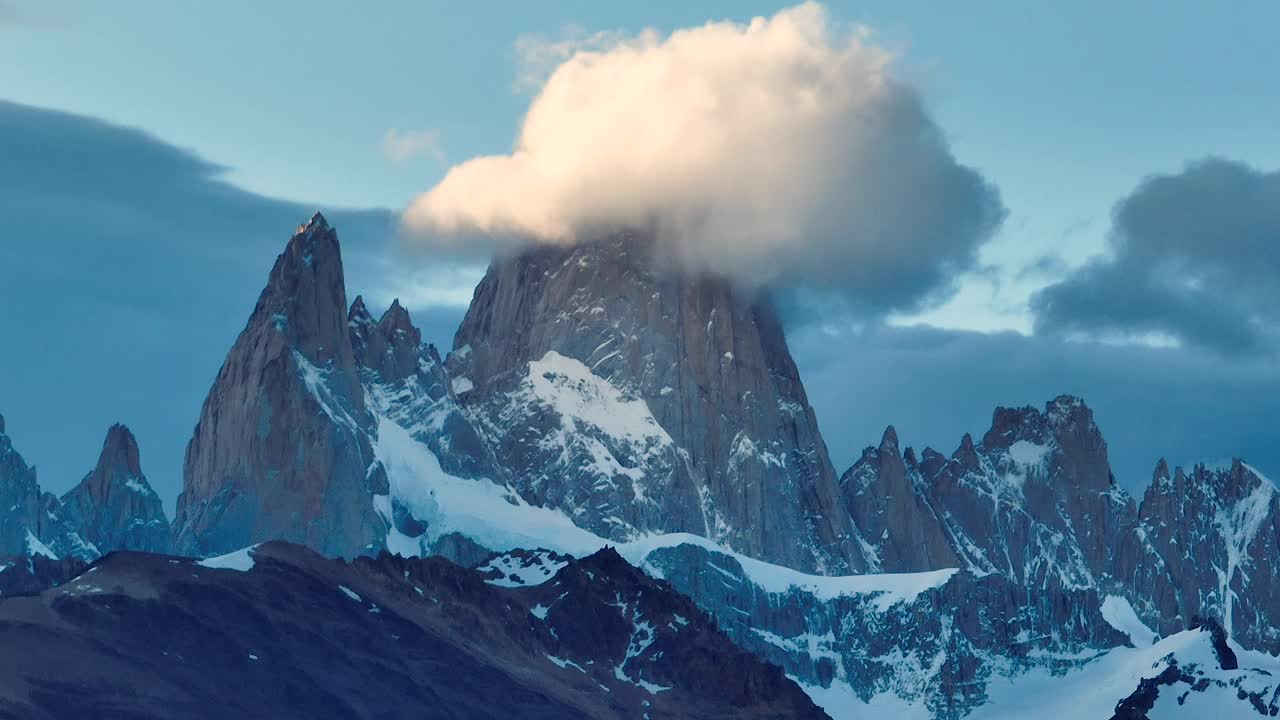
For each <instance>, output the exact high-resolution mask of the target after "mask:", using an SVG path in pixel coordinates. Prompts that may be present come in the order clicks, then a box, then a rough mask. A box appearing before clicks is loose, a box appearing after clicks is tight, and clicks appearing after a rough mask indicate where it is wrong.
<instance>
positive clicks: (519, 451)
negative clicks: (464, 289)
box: [448, 233, 868, 573]
mask: <svg viewBox="0 0 1280 720" xmlns="http://www.w3.org/2000/svg"><path fill="white" fill-rule="evenodd" d="M654 248H655V245H654V243H653V242H652V239H651V238H648V237H647V236H644V235H637V234H634V233H618V234H615V235H611V236H608V237H605V238H603V239H601V240H599V241H597V242H592V243H586V244H581V245H577V246H574V247H540V248H535V249H532V250H528V251H526V252H524V253H523V254H521V255H518V256H515V257H512V258H508V259H502V260H498V261H496V262H495V263H494V264H493V265H492V266H491V267H490V269H489V272H488V273H487V274H486V275H485V277H484V279H483V280H482V281H481V282H480V285H479V286H478V287H477V288H476V291H475V297H474V298H473V299H472V302H471V306H470V308H469V309H468V311H467V314H466V317H465V319H464V320H463V321H462V325H461V327H460V328H459V329H458V332H457V335H456V337H455V338H454V348H453V352H452V353H451V354H450V356H449V359H448V366H449V372H450V374H451V375H452V376H453V377H454V378H455V379H454V381H453V382H454V387H455V388H456V389H458V390H459V391H460V397H461V399H462V402H463V404H464V405H465V406H466V407H467V408H468V409H469V410H470V411H471V412H472V413H473V414H474V416H475V417H476V418H477V419H478V424H479V426H480V428H481V430H482V431H483V432H484V433H485V434H486V435H487V436H488V438H489V439H490V442H491V443H492V446H493V448H494V451H495V453H496V454H497V456H498V460H499V462H500V463H501V464H502V465H503V466H504V467H505V468H506V469H507V470H509V474H510V481H511V482H513V483H514V484H515V486H516V488H517V490H518V491H519V493H520V494H521V496H522V497H523V498H525V499H526V500H527V501H528V502H530V503H533V504H535V505H541V506H547V507H554V508H557V509H560V510H562V511H564V512H565V513H566V514H568V515H569V516H570V517H572V518H573V519H574V522H575V523H577V524H578V525H580V526H581V527H583V528H586V529H589V530H591V531H592V532H594V533H597V534H599V535H601V536H603V537H608V538H612V539H616V540H627V539H631V538H634V537H637V536H639V535H642V534H644V533H650V532H690V533H695V534H698V535H703V536H705V537H708V538H711V539H713V540H715V541H717V542H720V543H723V544H724V545H726V546H728V547H730V548H733V549H735V550H737V551H740V552H743V553H747V554H749V555H751V556H753V557H759V558H762V559H765V560H768V561H770V562H776V563H780V564H784V565H788V566H790V567H795V568H799V569H805V570H818V571H821V572H831V573H838V572H847V571H849V570H862V569H865V568H866V567H867V566H868V562H867V558H866V556H865V554H864V552H863V544H862V542H861V539H860V538H859V537H858V534H857V532H856V530H855V528H854V527H853V526H852V525H851V524H850V522H849V520H848V515H847V514H846V513H844V512H842V511H841V503H840V496H839V492H838V490H837V488H836V482H835V481H836V476H835V470H834V468H833V466H832V464H831V460H830V458H829V457H828V454H827V448H826V445H825V444H824V443H823V441H822V437H821V435H820V434H819V432H818V428H817V421H816V418H815V416H814V412H813V409H812V408H811V407H810V406H809V402H808V398H807V397H806V395H805V391H804V387H803V386H802V384H801V383H800V376H799V373H798V371H797V370H796V366H795V362H794V361H793V360H792V358H791V354H790V352H789V351H788V349H787V343H786V338H785V337H784V336H783V333H782V327H781V324H780V323H779V321H778V318H777V315H776V313H775V312H774V310H773V308H772V306H771V304H770V303H769V302H768V300H767V298H764V297H762V296H759V295H758V294H756V293H753V292H749V291H745V290H743V289H740V288H735V287H734V286H733V285H732V284H731V283H729V282H728V281H726V280H723V279H720V278H715V277H710V276H705V275H698V276H690V275H688V274H685V273H680V272H674V271H672V270H671V269H670V268H667V267H664V266H663V264H662V261H661V259H660V258H657V257H655V256H654V254H653V252H654Z"/></svg>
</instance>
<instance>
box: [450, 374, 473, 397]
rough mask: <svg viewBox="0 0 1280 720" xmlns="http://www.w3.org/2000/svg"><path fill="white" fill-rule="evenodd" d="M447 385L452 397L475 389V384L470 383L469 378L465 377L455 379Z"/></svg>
mask: <svg viewBox="0 0 1280 720" xmlns="http://www.w3.org/2000/svg"><path fill="white" fill-rule="evenodd" d="M449 385H450V387H451V388H453V394H454V395H461V394H462V393H464V392H468V391H470V390H472V389H473V388H475V384H474V383H472V382H471V378H466V377H456V378H454V379H453V382H451V383H450V384H449Z"/></svg>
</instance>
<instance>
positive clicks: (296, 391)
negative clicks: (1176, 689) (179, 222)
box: [24, 215, 1280, 718]
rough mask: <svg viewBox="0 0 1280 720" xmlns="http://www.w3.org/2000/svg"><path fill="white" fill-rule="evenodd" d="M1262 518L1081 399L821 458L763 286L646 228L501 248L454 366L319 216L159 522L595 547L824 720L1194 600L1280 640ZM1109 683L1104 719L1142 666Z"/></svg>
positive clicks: (986, 672) (908, 700)
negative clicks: (653, 583) (360, 287)
mask: <svg viewBox="0 0 1280 720" xmlns="http://www.w3.org/2000/svg"><path fill="white" fill-rule="evenodd" d="M24 467H25V466H24ZM1276 511H1277V500H1276V497H1275V492H1274V486H1273V485H1272V484H1271V483H1270V482H1269V481H1268V480H1266V479H1265V478H1262V477H1261V475H1259V474H1258V473H1257V472H1256V471H1254V470H1253V469H1251V468H1250V467H1249V466H1248V465H1246V464H1244V463H1243V462H1237V463H1235V464H1234V465H1233V466H1232V467H1231V468H1230V469H1229V470H1209V469H1207V468H1196V469H1194V470H1193V471H1192V472H1190V473H1184V472H1182V471H1179V470H1175V471H1172V472H1171V471H1169V469H1168V468H1167V467H1165V466H1164V465H1163V464H1162V465H1161V466H1160V467H1159V468H1158V469H1157V472H1156V475H1155V479H1154V481H1153V483H1152V486H1151V488H1149V489H1148V490H1147V492H1146V494H1145V496H1144V497H1143V499H1142V502H1141V503H1139V502H1137V501H1136V500H1135V499H1134V498H1132V497H1130V496H1129V495H1128V494H1127V493H1126V492H1124V491H1123V490H1122V489H1121V488H1120V487H1119V485H1118V484H1117V483H1116V481H1115V478H1114V476H1113V474H1112V471H1111V468H1110V463H1109V459H1108V448H1107V443H1106V441H1105V439H1104V437H1103V433H1102V430H1101V428H1099V427H1098V424H1097V422H1096V421H1095V418H1094V415H1093V412H1092V411H1091V410H1090V409H1089V407H1088V406H1087V405H1086V404H1085V403H1084V401H1083V400H1081V399H1079V398H1075V397H1070V396H1062V397H1058V398H1055V399H1053V400H1050V401H1049V402H1048V403H1046V404H1045V405H1043V406H1041V407H1014V408H997V409H996V411H995V412H994V414H993V416H992V422H991V426H990V428H989V429H988V430H987V431H986V432H985V433H982V434H981V435H980V436H979V437H978V438H977V439H976V440H975V437H974V436H972V435H969V434H965V435H964V436H963V437H962V438H961V440H960V442H959V443H958V446H957V447H956V449H955V450H954V451H952V452H950V453H949V454H944V453H942V452H939V451H937V450H934V449H932V448H925V449H923V450H922V451H920V452H919V453H917V452H916V451H915V450H914V449H912V448H910V447H904V445H903V444H902V443H901V442H900V439H899V437H898V434H897V432H896V431H895V430H894V429H893V428H892V427H890V428H888V429H887V430H886V431H885V433H884V435H883V436H882V438H881V440H880V442H879V444H878V445H876V446H873V447H868V448H867V449H866V450H865V451H864V452H863V453H862V455H861V457H859V458H858V459H857V461H856V462H855V463H854V464H853V465H852V466H851V467H850V468H848V469H847V470H846V471H845V472H843V473H840V474H838V475H837V473H836V471H835V469H834V467H833V466H832V464H831V461H830V459H829V457H828V454H827V451H826V448H825V444H824V442H823V440H822V436H821V434H820V432H819V429H818V427H817V423H816V420H815V418H814V414H813V410H812V408H810V406H809V404H808V401H807V395H806V393H805V389H804V387H803V385H802V383H801V382H800V378H799V375H798V373H797V372H796V368H795V364H794V362H792V359H791V357H790V355H789V352H788V350H787V346H786V341H785V337H784V335H783V333H782V330H781V327H780V325H779V322H778V319H777V317H776V314H775V313H774V311H773V309H772V307H771V305H770V303H769V301H768V298H767V297H765V296H762V295H760V294H759V293H758V292H755V291H751V290H749V289H745V288H741V287H737V286H734V285H733V284H731V283H729V282H727V281H725V280H723V279H720V278H715V277H710V276H705V275H689V274H686V273H682V272H679V271H677V270H675V269H673V268H670V267H667V266H666V265H664V263H663V261H662V259H661V258H659V257H656V256H655V255H654V254H653V243H652V241H651V240H650V239H648V238H646V237H645V236H643V235H637V234H634V233H618V234H614V235H610V236H607V237H603V238H601V239H599V240H598V241H596V242H591V243H585V244H581V245H577V246H573V247H536V248H532V249H529V250H526V251H524V252H523V253H520V254H517V255H514V256H511V257H504V258H499V259H498V260H496V261H495V262H494V263H493V265H492V266H491V267H490V270H489V272H488V273H487V275H486V276H485V278H484V280H482V281H481V283H480V285H479V286H478V287H477V289H476V293H475V297H474V298H473V301H472V304H471V307H470V308H469V310H468V313H467V315H466V318H465V319H464V321H463V323H462V325H461V327H460V328H459V330H458V332H457V335H456V337H455V339H454V344H453V349H452V351H451V352H450V353H449V355H448V356H447V357H446V358H444V359H443V360H442V358H441V357H440V353H439V352H438V351H437V350H436V348H434V347H432V346H431V345H427V344H424V343H422V339H421V333H420V332H419V331H418V330H417V329H416V328H415V327H414V326H413V323H412V320H411V318H410V316H409V313H408V311H407V310H405V308H404V307H403V306H401V305H400V303H399V302H398V301H396V302H393V303H392V305H391V307H390V308H388V309H387V310H386V311H385V312H383V313H382V315H381V316H380V317H379V318H378V319H376V320H375V319H374V316H373V314H372V313H370V311H369V309H368V307H367V306H366V305H365V302H364V300H363V299H362V298H361V297H358V296H357V297H356V298H355V300H354V301H353V302H352V303H351V304H350V305H348V304H347V302H346V291H345V288H344V287H343V278H342V269H341V256H340V250H339V247H338V241H337V235H336V232H335V231H334V230H333V228H330V227H329V226H328V225H327V223H325V222H324V220H323V218H322V217H320V216H319V215H317V216H316V217H314V218H313V219H312V220H311V222H310V223H308V224H307V225H304V226H303V227H301V228H299V230H298V232H297V233H296V234H295V235H294V237H293V238H292V239H291V240H290V241H289V245H288V247H287V248H286V250H285V253H284V254H282V255H281V256H280V258H279V259H278V260H277V263H276V266H275V268H274V269H273V271H272V273H271V276H270V279H269V281H268V284H267V287H266V289H265V290H264V291H263V293H262V297H261V299H260V300H259V302H258V306H257V307H256V308H255V310H254V311H253V314H252V316H251V317H250V319H249V322H248V325H247V326H246V329H245V331H244V333H242V334H241V336H240V338H239V339H238V340H237V342H236V344H235V346H234V347H233V348H232V349H231V352H230V353H229V354H228V357H227V361H226V363H225V364H224V366H223V368H222V370H221V372H220V373H219V375H218V378H217V380H216V381H215V383H214V386H213V388H212V390H211V391H210V394H209V397H208V398H207V400H206V402H205V405H204V408H203V409H202V413H201V418H200V422H199V424H198V425H197V427H196V432H195V435H194V437H193V439H192V441H191V444H190V446H189V449H188V456H187V462H186V467H185V470H184V491H183V495H182V496H181V498H180V501H179V510H178V515H177V518H176V519H175V523H174V531H175V540H176V545H175V547H176V549H177V551H178V552H182V553H189V554H197V555H210V554H216V553H224V552H231V551H235V550H238V549H240V548H243V547H247V546H250V545H253V544H255V543H259V542H263V541H266V540H270V539H272V538H277V537H281V538H286V539H289V540H291V541H295V542H298V543H300V544H304V545H306V546H308V547H311V548H312V549H314V550H316V551H319V552H320V553H322V554H324V555H328V556H339V557H354V556H358V555H370V556H373V555H377V554H378V553H379V552H380V551H381V550H383V549H387V550H389V551H391V552H392V553H396V554H399V555H402V556H405V557H412V556H421V555H444V556H446V557H448V558H450V559H452V560H454V561H456V562H458V563H460V564H463V565H467V566H472V565H477V564H481V563H484V562H486V558H488V557H489V555H490V552H499V553H505V554H506V555H504V557H507V558H508V561H507V562H509V563H515V562H517V561H516V560H515V559H513V558H515V557H516V555H515V554H514V553H516V551H517V550H518V549H521V548H523V549H525V550H526V551H532V550H533V549H535V548H543V549H544V550H545V551H546V552H551V553H557V554H558V556H564V557H565V558H570V557H573V558H584V557H587V556H591V555H593V554H595V553H597V552H599V551H600V550H601V549H603V548H605V547H607V546H613V547H615V548H616V550H617V552H618V554H619V555H620V557H622V558H623V559H625V560H626V561H627V562H628V563H630V564H631V565H632V566H634V567H636V568H639V569H642V570H644V571H645V572H646V573H648V574H650V575H651V576H653V577H658V578H663V579H665V580H666V581H668V582H670V583H671V587H672V588H674V589H675V590H676V591H678V592H680V593H683V594H685V595H687V596H688V597H690V598H691V599H692V600H693V601H694V602H695V603H696V604H697V605H698V606H699V607H700V608H702V609H703V610H704V611H706V612H707V613H709V614H711V615H712V616H713V617H714V618H715V621H716V623H717V624H718V626H719V627H721V628H723V630H724V632H725V633H726V634H727V635H728V636H729V637H730V638H731V639H732V640H733V641H734V642H735V643H736V644H737V645H738V646H740V647H742V648H745V649H747V650H749V651H751V652H753V653H755V654H756V655H758V656H760V657H763V658H766V659H768V660H769V661H770V662H774V663H777V664H778V665H780V666H781V667H782V668H783V669H784V670H785V672H786V674H787V675H788V676H790V677H791V678H792V679H794V680H795V681H796V682H798V683H799V684H801V685H802V686H803V687H804V688H805V690H806V691H807V692H809V693H810V695H811V696H812V697H814V698H815V699H817V700H818V701H819V703H820V704H822V705H823V706H824V707H826V708H827V709H828V710H831V711H832V713H833V714H837V715H848V716H857V715H858V714H859V713H861V712H863V711H865V710H867V709H868V708H877V709H884V708H889V709H892V710H894V711H895V712H900V713H902V714H907V715H910V714H913V713H914V714H916V715H925V716H929V717H938V718H960V717H966V716H970V715H972V716H974V717H978V716H979V715H980V714H981V713H991V712H996V711H997V710H998V706H999V704H1000V703H1002V702H1003V703H1008V702H1009V697H1010V696H1009V695H1008V688H1009V687H1015V686H1016V687H1022V686H1024V684H1026V683H1031V682H1032V681H1034V680H1035V679H1036V678H1040V677H1044V676H1048V677H1067V676H1070V677H1072V678H1088V677H1093V675H1091V673H1095V672H1097V668H1099V667H1105V666H1106V663H1108V662H1119V660H1116V658H1120V657H1131V656H1128V655H1125V653H1126V652H1127V651H1129V650H1140V649H1143V648H1145V647H1147V646H1149V645H1150V643H1151V640H1152V639H1153V637H1156V636H1158V637H1159V638H1162V640H1161V642H1164V641H1166V640H1171V639H1172V638H1177V637H1183V635H1182V634H1183V633H1186V632H1189V631H1190V629H1191V628H1193V626H1198V623H1199V624H1203V623H1202V622H1201V621H1200V620H1197V618H1201V617H1203V618H1207V619H1208V620H1212V621H1216V622H1219V623H1220V624H1221V625H1222V626H1223V627H1224V628H1225V630H1224V632H1225V633H1226V634H1227V635H1228V636H1229V637H1230V638H1231V640H1232V641H1233V642H1236V643H1238V644H1239V647H1240V648H1241V650H1242V651H1247V652H1254V651H1274V650H1280V646H1278V643H1277V637H1280V636H1278V635H1277V633H1278V632H1280V631H1278V630H1277V628H1280V616H1278V614H1277V608H1276V606H1275V604H1274V603H1273V601H1272V600H1271V599H1270V596H1271V593H1269V592H1268V591H1267V588H1269V587H1270V585H1271V584H1273V579H1274V578H1275V577H1276V572H1277V568H1280V549H1278V548H1277V544H1278V540H1280V530H1278V529H1277V528H1280V525H1278V524H1277V522H1278V521H1277V512H1276ZM539 557H542V556H539ZM525 559H526V560H527V559H528V558H525ZM565 561H567V560H565ZM557 562H559V561H557ZM504 567H507V568H508V569H510V567H513V566H504ZM493 569H494V568H493V567H489V568H488V570H487V571H491V570H493ZM504 572H505V571H504ZM516 575H517V576H518V575H519V573H516ZM1108 658H1111V660H1107V659H1108ZM1259 662H1261V661H1259ZM1151 666H1152V663H1150V662H1148V663H1147V666H1146V667H1148V668H1150V667H1151ZM1144 672H1145V671H1144ZM1135 673H1136V674H1135ZM1124 677H1126V678H1130V679H1133V681H1134V687H1129V688H1124V689H1123V690H1124V691H1123V692H1120V688H1116V687H1111V688H1110V690H1108V692H1111V690H1115V691H1116V694H1115V697H1114V700H1113V701H1112V706H1113V707H1114V703H1115V702H1118V701H1119V700H1120V699H1121V698H1124V697H1127V696H1128V695H1129V694H1130V693H1132V692H1135V689H1136V686H1137V683H1138V681H1139V680H1143V679H1151V677H1150V676H1148V675H1143V674H1142V673H1139V672H1136V671H1135V672H1131V673H1129V674H1128V675H1125V676H1124ZM1224 682H1225V681H1224ZM1232 682H1234V680H1233V681H1232ZM1241 682H1243V681H1241ZM1067 686H1068V685H1064V687H1067ZM1002 698H1003V699H1002Z"/></svg>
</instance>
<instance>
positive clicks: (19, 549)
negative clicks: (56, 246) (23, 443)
mask: <svg viewBox="0 0 1280 720" xmlns="http://www.w3.org/2000/svg"><path fill="white" fill-rule="evenodd" d="M0 508H5V509H6V510H5V511H4V512H0V556H6V555H8V556H22V557H26V556H30V555H43V556H45V557H48V558H51V559H56V558H58V557H61V556H68V555H70V556H75V557H79V558H82V559H93V558H95V557H97V556H98V555H99V552H98V549H97V548H95V547H93V545H92V544H91V543H89V542H86V541H85V539H84V537H82V536H81V535H80V534H79V533H78V532H76V528H75V527H74V526H73V525H72V524H71V523H69V522H67V520H66V519H65V518H64V517H63V510H62V504H61V503H60V502H59V501H58V498H57V497H55V496H54V495H53V494H52V493H47V492H44V491H42V490H41V489H40V484H39V482H37V481H36V469H35V468H33V467H30V466H28V465H27V463H26V461H24V460H23V459H22V455H20V454H18V451H17V450H16V449H14V447H13V441H12V440H10V439H9V436H8V434H6V432H5V423H4V417H3V416H0Z"/></svg>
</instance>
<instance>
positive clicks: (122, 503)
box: [61, 424, 170, 553]
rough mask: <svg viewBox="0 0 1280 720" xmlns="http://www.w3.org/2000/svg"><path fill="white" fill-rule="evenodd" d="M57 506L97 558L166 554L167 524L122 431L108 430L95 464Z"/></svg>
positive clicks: (133, 443)
mask: <svg viewBox="0 0 1280 720" xmlns="http://www.w3.org/2000/svg"><path fill="white" fill-rule="evenodd" d="M61 503H62V515H63V517H64V518H65V519H66V520H67V522H69V523H70V524H71V525H72V526H73V527H75V528H77V529H78V530H79V532H80V534H81V536H83V537H84V538H85V540H87V541H88V542H90V543H92V544H93V546H94V547H96V548H97V549H98V550H99V551H100V552H102V553H108V552H111V551H112V550H141V551H145V552H167V551H168V549H169V546H170V536H169V520H168V518H166V517H165V514H164V507H163V505H162V504H161V502H160V496H159V495H157V494H156V492H155V490H153V489H152V488H151V483H149V482H147V477H146V475H143V474H142V465H141V461H140V458H139V453H138V442H137V440H136V439H135V438H134V437H133V433H132V432H130V431H129V428H127V427H125V426H124V425H119V424H117V425H112V426H111V428H110V429H109V430H108V431H107V438H106V440H105V441H104V442H103V443H102V453H101V454H100V455H99V456H98V464H97V465H96V466H95V467H94V469H93V470H92V471H91V472H90V473H89V474H87V475H85V476H84V478H83V479H82V480H81V481H80V483H79V484H77V485H76V486H75V487H74V488H72V489H71V490H70V491H69V492H67V494H65V495H63V496H62V501H61Z"/></svg>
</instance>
